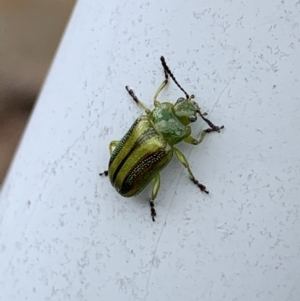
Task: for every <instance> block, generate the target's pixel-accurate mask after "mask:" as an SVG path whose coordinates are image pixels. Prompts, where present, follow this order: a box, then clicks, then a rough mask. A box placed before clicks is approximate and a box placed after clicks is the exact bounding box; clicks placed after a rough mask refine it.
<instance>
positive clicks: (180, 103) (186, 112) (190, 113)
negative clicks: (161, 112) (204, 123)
mask: <svg viewBox="0 0 300 301" xmlns="http://www.w3.org/2000/svg"><path fill="white" fill-rule="evenodd" d="M193 98H194V95H191V96H190V97H189V98H188V99H186V98H183V97H180V98H178V99H177V101H176V103H175V104H174V106H173V112H174V114H175V115H176V117H177V118H178V119H179V120H180V122H181V123H182V124H183V125H188V124H190V123H191V122H195V121H196V120H197V113H198V114H200V108H199V106H198V104H197V103H196V102H195V101H193Z"/></svg>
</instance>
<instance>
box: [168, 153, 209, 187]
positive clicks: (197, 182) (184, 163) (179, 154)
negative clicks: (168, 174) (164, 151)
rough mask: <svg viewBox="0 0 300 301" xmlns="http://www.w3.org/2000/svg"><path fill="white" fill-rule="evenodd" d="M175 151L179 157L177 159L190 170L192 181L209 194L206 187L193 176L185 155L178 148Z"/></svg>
mask: <svg viewBox="0 0 300 301" xmlns="http://www.w3.org/2000/svg"><path fill="white" fill-rule="evenodd" d="M173 150H174V151H175V155H176V157H177V159H178V160H179V161H180V162H181V163H182V164H183V166H184V167H185V168H186V169H187V170H188V173H189V176H190V179H191V181H192V182H194V183H195V184H196V185H197V186H198V187H199V188H200V189H201V191H204V192H205V193H208V191H207V190H206V187H205V185H203V184H201V183H200V182H199V181H198V180H197V179H196V178H195V177H194V175H193V173H192V171H191V169H190V165H189V163H188V161H187V159H186V158H185V156H184V154H183V153H182V152H181V151H180V150H179V149H177V148H176V147H173Z"/></svg>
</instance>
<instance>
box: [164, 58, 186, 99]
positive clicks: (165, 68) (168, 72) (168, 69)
mask: <svg viewBox="0 0 300 301" xmlns="http://www.w3.org/2000/svg"><path fill="white" fill-rule="evenodd" d="M160 60H161V63H162V65H163V67H164V70H165V73H166V72H167V74H169V75H170V76H171V78H172V79H173V81H174V82H175V84H176V85H177V87H178V88H179V89H180V90H181V91H182V92H183V93H184V94H185V97H186V99H189V98H190V96H189V95H188V94H187V93H186V91H185V90H184V89H183V88H182V87H181V86H180V85H179V83H178V81H177V80H176V78H175V76H174V75H173V73H172V72H171V70H170V68H169V67H168V65H167V63H166V61H165V58H164V57H163V56H161V57H160Z"/></svg>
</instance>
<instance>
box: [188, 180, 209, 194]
mask: <svg viewBox="0 0 300 301" xmlns="http://www.w3.org/2000/svg"><path fill="white" fill-rule="evenodd" d="M190 179H191V180H192V181H193V182H194V183H195V184H196V185H197V186H198V187H199V188H200V189H201V191H203V192H205V193H207V194H209V191H208V190H207V189H206V186H205V185H203V184H201V183H200V182H199V181H198V180H196V179H195V178H190Z"/></svg>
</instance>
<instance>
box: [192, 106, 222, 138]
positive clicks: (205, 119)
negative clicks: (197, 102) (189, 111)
mask: <svg viewBox="0 0 300 301" xmlns="http://www.w3.org/2000/svg"><path fill="white" fill-rule="evenodd" d="M198 113H199V115H200V116H201V118H202V119H203V120H204V121H205V122H206V123H207V124H208V125H209V126H210V129H206V130H205V132H206V133H210V132H219V133H220V130H221V129H224V125H222V126H217V125H214V124H213V123H212V122H211V121H210V120H209V119H207V118H205V117H204V116H205V115H207V113H206V114H205V113H204V114H202V113H201V112H200V111H198Z"/></svg>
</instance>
